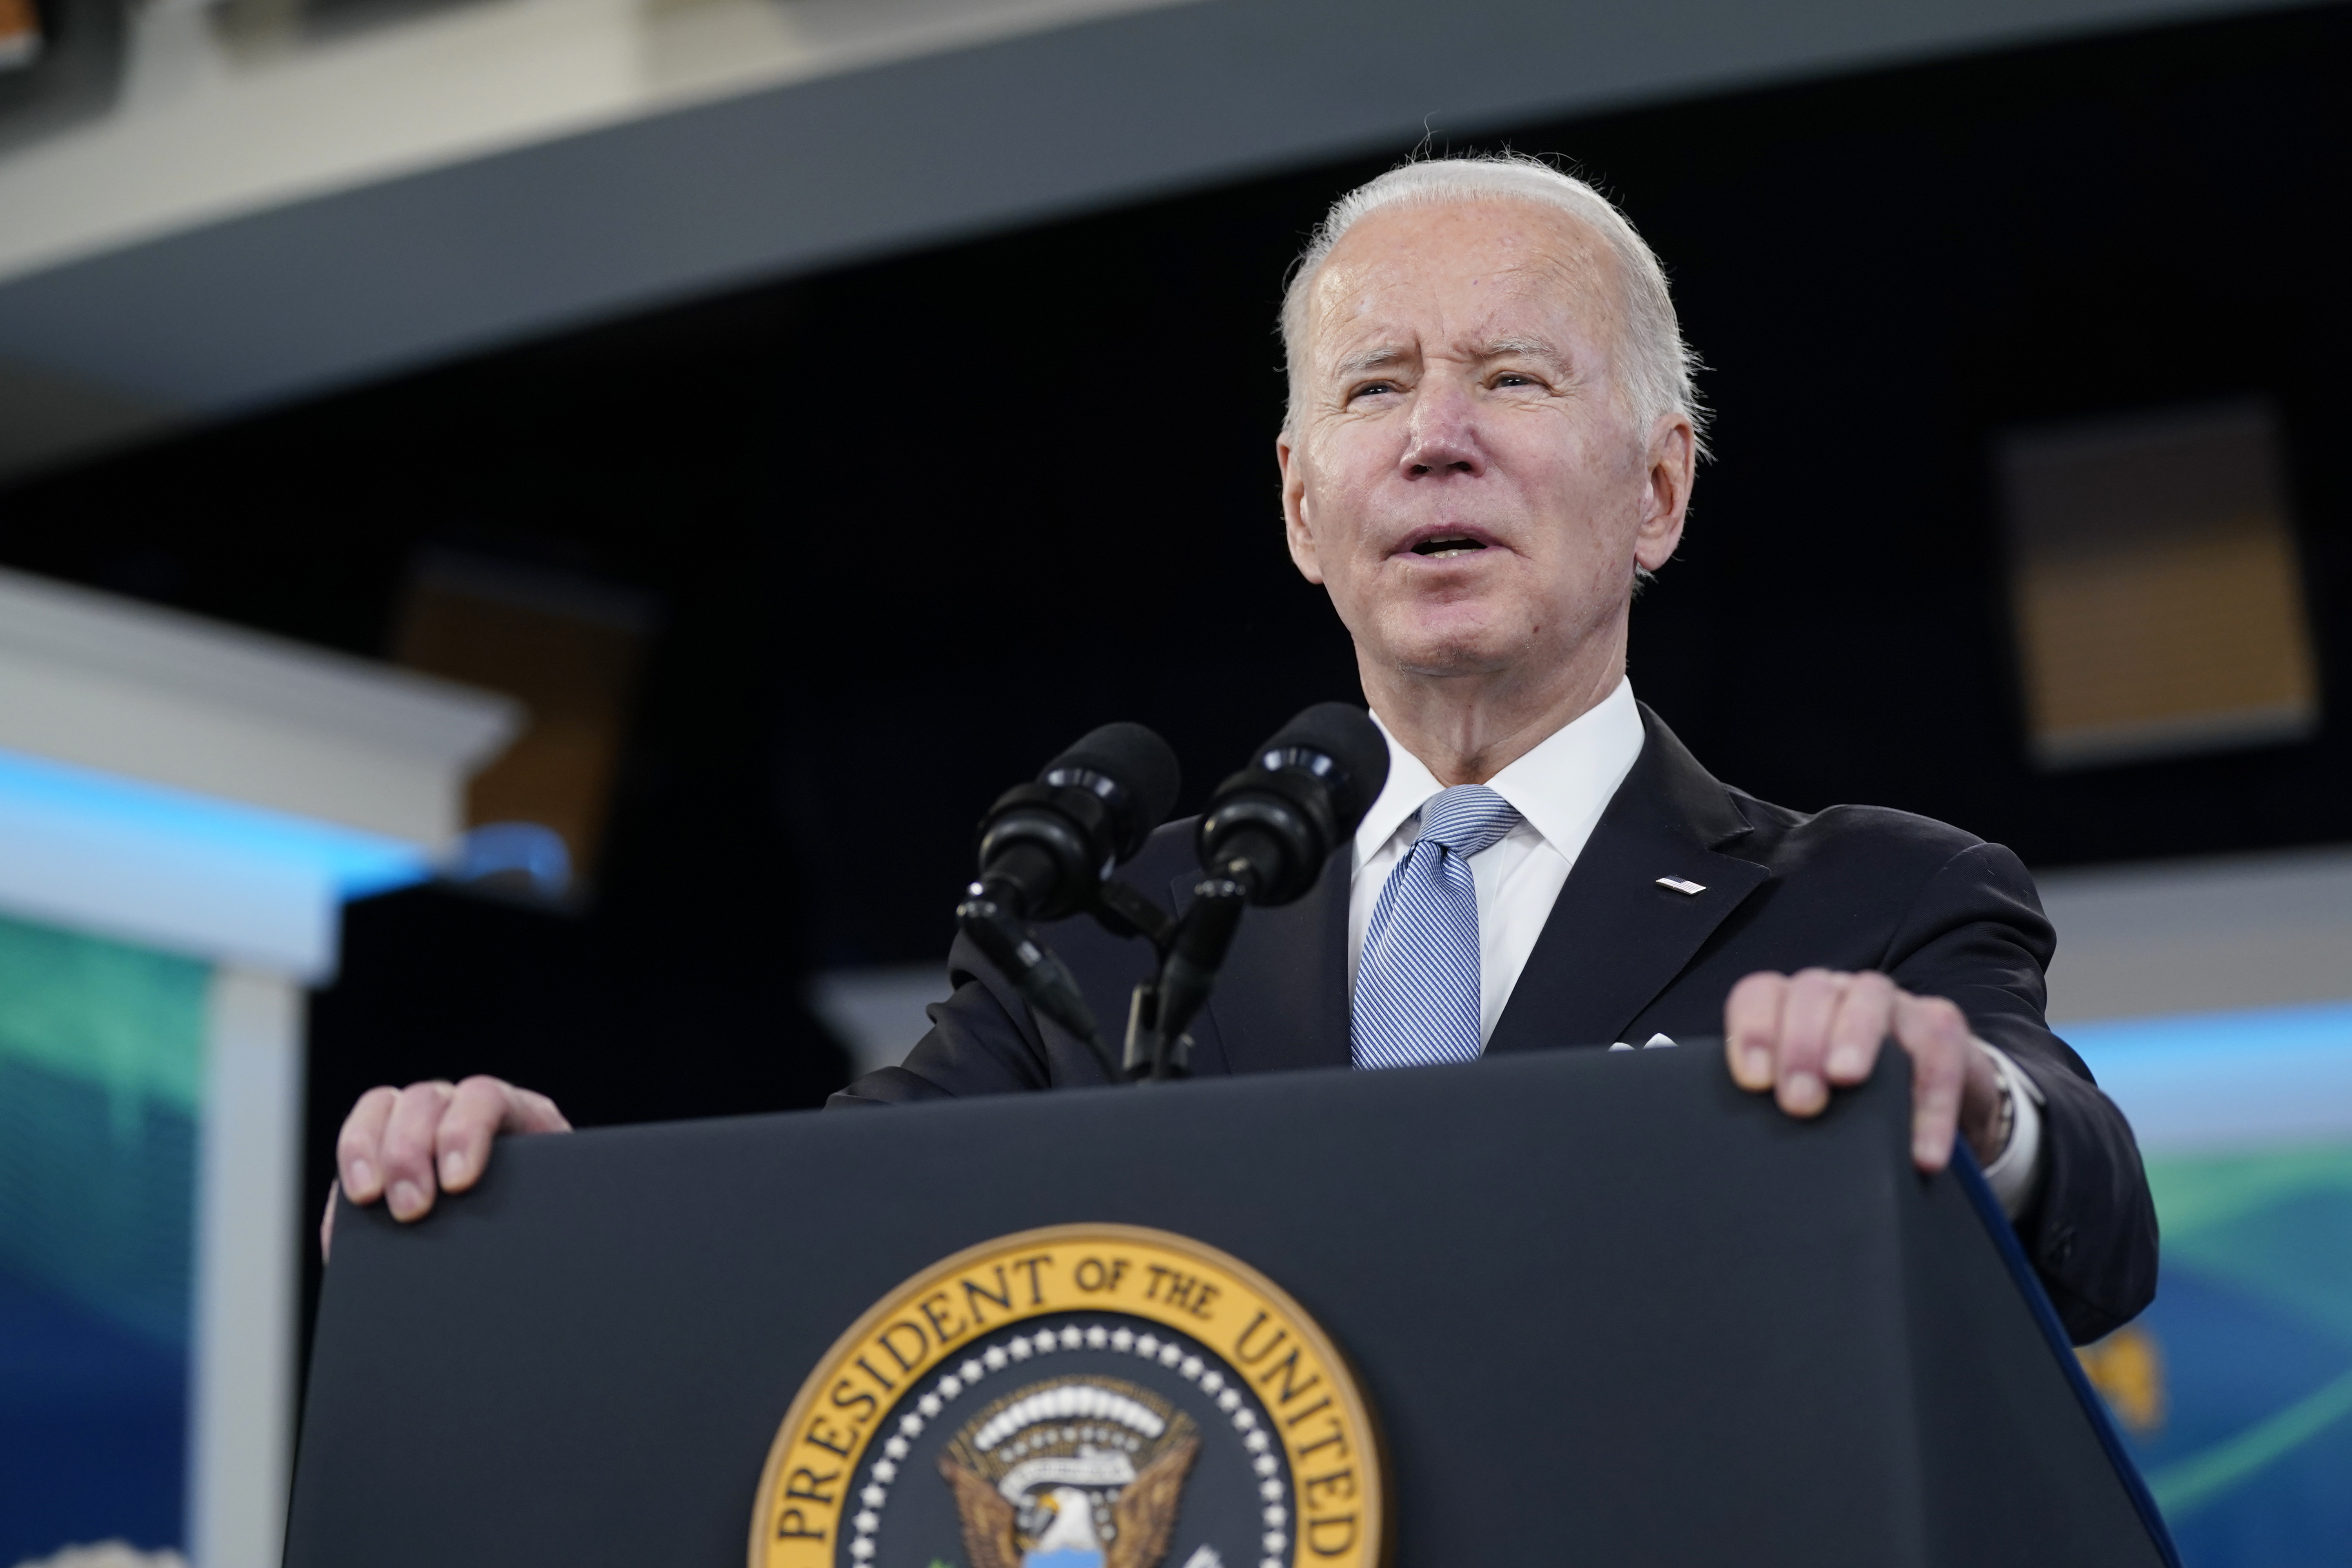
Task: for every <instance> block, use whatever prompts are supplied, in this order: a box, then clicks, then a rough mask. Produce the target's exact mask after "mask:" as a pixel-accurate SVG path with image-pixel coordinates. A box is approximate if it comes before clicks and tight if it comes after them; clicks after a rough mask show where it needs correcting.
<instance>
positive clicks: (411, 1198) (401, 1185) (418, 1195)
mask: <svg viewBox="0 0 2352 1568" xmlns="http://www.w3.org/2000/svg"><path fill="white" fill-rule="evenodd" d="M384 1201H385V1202H387V1203H389V1204H390V1205H392V1212H393V1214H394V1216H395V1217H397V1218H400V1219H406V1218H407V1217H408V1216H409V1215H413V1214H415V1213H416V1212H417V1211H418V1210H420V1209H422V1208H423V1207H424V1206H425V1194H424V1193H423V1192H421V1191H419V1190H418V1188H417V1185H416V1184H415V1182H394V1183H393V1184H392V1194H391V1195H390V1196H389V1197H387V1198H386V1199H385V1200H384Z"/></svg>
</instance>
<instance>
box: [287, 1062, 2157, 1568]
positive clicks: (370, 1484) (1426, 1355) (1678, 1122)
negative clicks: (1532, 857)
mask: <svg viewBox="0 0 2352 1568" xmlns="http://www.w3.org/2000/svg"><path fill="white" fill-rule="evenodd" d="M1887 1058H1888V1060H1887V1063H1886V1065H1885V1068H1883V1069H1882V1071H1881V1072H1880V1074H1879V1076H1878V1078H1877V1079H1874V1081H1873V1082H1872V1083H1870V1084H1869V1085H1866V1086H1864V1088H1862V1089H1858V1090H1855V1091H1853V1092H1850V1093H1846V1094H1843V1095H1841V1096H1840V1097H1839V1100H1838V1101H1837V1103H1836V1104H1834V1105H1833V1106H1832V1108H1831V1110H1829V1111H1828V1112H1827V1113H1826V1114H1825V1115H1824V1116H1823V1117H1822V1119H1820V1120H1819V1121H1815V1122H1811V1123H1800V1122H1795V1121H1790V1120H1789V1119H1787V1118H1785V1117H1782V1116H1781V1115H1780V1114H1779V1113H1778V1112H1777V1111H1775V1110H1773V1109H1772V1108H1771V1107H1770V1106H1769V1104H1768V1103H1766V1102H1764V1101H1762V1100H1758V1099H1755V1098H1752V1097H1750V1096H1748V1095H1745V1094H1742V1093H1740V1092H1739V1091H1738V1090H1737V1089H1735V1088H1733V1086H1732V1085H1731V1084H1730V1082H1729V1081H1728V1079H1727V1075H1726V1074H1725V1072H1724V1070H1723V1068H1722V1064H1721V1058H1720V1056H1719V1053H1717V1051H1714V1050H1711V1049H1700V1048H1684V1049H1679V1050H1652V1051H1643V1052H1633V1053H1623V1052H1618V1053H1610V1052H1601V1051H1592V1050H1561V1051H1558V1052H1552V1053H1544V1054H1535V1055H1527V1056H1518V1057H1513V1058H1498V1059H1495V1060H1492V1061H1484V1062H1479V1063H1475V1064H1472V1065H1469V1066H1465V1067H1459V1068H1428V1069H1419V1070H1409V1071H1399V1072H1389V1073H1369V1074H1351V1073H1347V1072H1313V1073H1297V1074H1280V1075H1269V1076H1265V1077H1261V1078H1255V1079H1224V1080H1218V1081H1213V1082H1201V1083H1191V1084H1179V1085H1171V1086H1160V1087H1141V1088H1135V1089H1098V1090H1086V1091H1080V1092H1072V1093H1066V1094H1060V1095H1036V1096H1019V1097H1006V1098H1003V1099H997V1100H975V1101H965V1102H960V1103H952V1104H944V1105H928V1106H912V1107H905V1108H897V1109H891V1110H868V1111H849V1112H830V1113H823V1114H819V1113H808V1114H803V1115H792V1116H781V1117H764V1118H755V1119H745V1120H741V1121H706V1122H691V1123H672V1124H667V1125H658V1126H647V1127H640V1128H627V1129H618V1130H613V1131H598V1132H587V1133H581V1134H578V1135H575V1136H572V1137H568V1138H542V1139H530V1140H520V1141H515V1142H507V1143H505V1144H502V1145H501V1146H500V1148H499V1154H498V1158H497V1161H496V1162H495V1163H494V1167H493V1169H492V1171H491V1173H490V1174H489V1175H488V1178H487V1180H486V1181H485V1182H484V1183H483V1184H482V1186H481V1187H480V1189H479V1190H478V1191H477V1192H475V1193H473V1194H467V1196H465V1197H462V1198H460V1199H457V1200H456V1201H453V1202H448V1203H446V1204H445V1205H443V1206H442V1207H441V1208H440V1209H438V1210H436V1213H435V1214H434V1215H432V1216H431V1217H430V1218H429V1219H428V1220H426V1221H425V1222H424V1223H423V1224H421V1225H418V1226H414V1227H403V1226H395V1225H394V1224H393V1223H392V1222H390V1221H389V1220H388V1219H386V1218H385V1217H384V1216H383V1213H382V1211H381V1210H380V1209H371V1210H352V1209H351V1208H349V1207H348V1206H347V1207H346V1208H345V1210H344V1212H343V1213H342V1214H341V1215H340V1216H339V1217H338V1219H337V1221H336V1245H335V1258H334V1263H333V1266H332V1267H331V1268H330V1269H329V1270H328V1274H327V1282H326V1289H325V1293H324V1296H323V1299H322V1302H321V1306H320V1321H319V1324H318V1334H317V1341H316V1351H315V1355H314V1360H313V1363H312V1368H311V1373H310V1385H309V1398H308V1407H307V1410H306V1413H305V1418H304V1425H303V1428H302V1432H301V1437H300V1447H299V1458H298V1466H297V1472H296V1477H295V1487H294V1499H293V1512H292V1518H291V1521H290V1525H289V1538H288V1540H289V1544H288V1550H287V1562H288V1563H289V1564H291V1565H293V1568H376V1565H378V1564H382V1565H383V1568H394V1565H398V1568H415V1565H417V1564H424V1563H431V1564H433V1565H434V1568H473V1565H476V1564H479V1565H482V1568H489V1565H492V1564H496V1565H498V1568H520V1565H530V1564H549V1565H554V1564H559V1563H561V1564H566V1565H571V1564H580V1563H663V1564H673V1565H694V1568H735V1565H737V1564H740V1563H743V1562H744V1560H745V1542H746V1531H747V1528H748V1526H749V1525H750V1522H751V1510H752V1506H753V1499H754V1493H755V1491H756V1489H758V1486H759V1483H760V1476H761V1467H762V1463H763V1460H764V1459H765V1458H766V1457H767V1455H768V1452H769V1447H770V1444H771V1442H772V1440H773V1439H774V1438H775V1436H776V1434H777V1429H778V1425H779V1423H780V1421H781V1420H782V1417H783V1415H784V1413H785V1411H786V1409H787V1407H788V1406H789V1405H791V1404H792V1402H793V1398H794V1395H795V1393H796V1392H797V1391H798V1390H799V1388H800V1387H801V1385H802V1384H803V1380H804V1379H805V1378H807V1377H808V1375H809V1374H810V1373H811V1370H812V1369H813V1368H814V1367H815V1366H816V1365H817V1363H819V1362H820V1360H821V1359H822V1358H824V1356H825V1354H826V1353H827V1351H828V1347H831V1346H833V1345H834V1344H835V1341H836V1339H837V1338H838V1337H840V1336H841V1335H842V1334H843V1333H844V1331H845V1330H846V1329H847V1328H848V1327H849V1326H850V1325H851V1324H852V1323H853V1322H855V1321H856V1320H857V1319H858V1318H859V1316H860V1314H861V1313H863V1312H865V1311H866V1310H867V1309H868V1307H869V1306H870V1305H871V1304H872V1303H874V1302H875V1301H876V1300H878V1299H880V1298H882V1297H884V1296H886V1295H887V1293H888V1292H890V1291H891V1290H892V1289H893V1288H894V1287H896V1286H898V1284H899V1283H900V1282H901V1281H903V1280H905V1279H908V1277H909V1276H911V1275H914V1274H916V1273H917V1272H918V1271H919V1270H922V1269H924V1268H928V1267H929V1266H931V1265H933V1264H934V1263H936V1262H937V1261H938V1260H939V1259H940V1258H945V1257H948V1256H949V1255H950V1254H953V1253H956V1252H958V1251H959V1250H960V1249H962V1248H965V1247H971V1246H973V1245H974V1244H976V1243H980V1242H983V1241H986V1240H988V1239H990V1238H992V1237H1001V1236H1003V1235H1006V1234H1008V1233H1012V1232H1016V1231H1021V1230H1024V1229H1025V1228H1027V1227H1031V1226H1051V1225H1061V1224H1069V1223H1075V1222H1114V1223H1118V1224H1124V1225H1131V1226H1152V1227H1157V1228H1159V1229H1161V1230H1165V1231H1170V1232H1174V1233H1178V1234H1180V1235H1181V1236H1183V1237H1192V1238H1195V1239H1197V1240H1198V1241H1200V1242H1202V1243H1205V1244H1207V1245H1208V1246H1210V1247H1215V1248H1221V1249H1223V1251H1224V1252H1225V1253H1228V1254H1231V1255H1232V1256H1233V1257H1234V1258H1239V1259H1241V1260H1243V1261H1244V1262H1245V1263H1247V1264H1248V1265H1250V1266H1252V1267H1254V1268H1255V1269H1257V1270H1259V1271H1261V1272H1262V1273H1263V1274H1264V1275H1265V1277H1266V1278H1268V1279H1271V1280H1272V1281H1274V1282H1275V1283H1276V1284H1277V1285H1279V1286H1280V1287H1281V1288H1282V1289H1285V1290H1286V1291H1287V1292H1289V1294H1290V1296H1291V1297H1292V1298H1294V1299H1295V1300H1296V1301H1297V1303H1298V1304H1299V1305H1300V1306H1301V1307H1303V1308H1304V1309H1305V1310H1306V1311H1307V1312H1308V1313H1310V1314H1312V1316H1313V1317H1314V1319H1315V1320H1316V1321H1319V1323H1320V1324H1321V1325H1322V1327H1323V1328H1324V1329H1325V1330H1327V1331H1328V1333H1329V1336H1330V1338H1331V1339H1332V1340H1333V1341H1334V1342H1336V1343H1337V1345H1338V1347H1339V1351H1340V1352H1342V1353H1343V1354H1344V1356H1345V1357H1347V1358H1348V1359H1349V1361H1351V1362H1352V1363H1353V1365H1354V1367H1355V1369H1356V1371H1357V1373H1358V1374H1359V1376H1360V1382H1361V1384H1362V1386H1363V1388H1364V1390H1365V1392H1366V1394H1367V1395H1368V1396H1369V1403H1370V1406H1371V1407H1372V1409H1373V1411H1374V1413H1375V1415H1376V1419H1377V1422H1378V1424H1379V1426H1380V1429H1381V1435H1382V1436H1381V1441H1382V1447H1383V1448H1384V1454H1385V1461H1386V1466H1387V1474H1388V1482H1389V1510H1388V1513H1389V1518H1390V1519H1391V1521H1392V1531H1391V1536H1390V1552H1391V1561H1392V1562H1393V1563H1396V1564H1398V1565H1400V1568H1421V1565H1424V1564H1427V1565H1433V1568H1454V1565H1457V1564H1468V1563H1609V1564H1620V1563H1643V1564H1685V1563H1687V1564H1702V1563H1704V1564H1720V1563H1742V1564H1749V1565H1764V1564H1789V1565H1791V1568H1795V1565H1799V1564H1802V1565H1804V1568H1815V1565H1819V1564H1825V1563H1837V1564H1868V1565H1871V1568H1894V1565H1907V1564H1918V1565H1922V1568H1929V1565H1933V1568H1944V1565H1959V1564H1977V1563H1983V1564H1995V1563H1999V1564H2003V1565H2008V1568H2013V1565H2016V1564H2024V1563H2050V1564H2065V1565H2068V1568H2103V1565H2107V1564H2114V1565H2116V1568H2122V1565H2125V1564H2134V1565H2156V1564H2162V1563H2169V1562H2171V1561H2172V1556H2171V1550H2170V1547H2169V1544H2168V1542H2167V1540H2166V1538H2165V1536H2164V1534H2163V1531H2162V1527H2161V1524H2160V1523H2159V1522H2158V1521H2157V1519H2156V1516H2155V1514H2154V1512H2153V1510H2152V1509H2151V1508H2150V1506H2149V1504H2148V1502H2147V1498H2146V1494H2145V1492H2144V1491H2143V1489H2141V1488H2140V1486H2139V1483H2138V1480H2137V1477H2136V1475H2134V1474H2133V1473H2132V1472H2131V1470H2130V1468H2129V1467H2128V1465H2127V1463H2126V1461H2124V1460H2123V1459H2122V1458H2121V1450H2120V1448H2119V1447H2117V1445H2116V1442H2115V1440H2114V1438H2113V1435H2112V1433H2111V1432H2110V1431H2109V1430H2108V1428H2107V1427H2106V1425H2105V1415H2104V1412H2103V1411H2102V1410H2101V1409H2100V1408H2099V1407H2098V1406H2097V1405H2096V1403H2095V1400H2094V1399H2093V1397H2092V1396H2091V1394H2090V1393H2089V1391H2088V1389H2087V1387H2086V1386H2085V1385H2084V1383H2083V1381H2082V1379H2081V1376H2080V1374H2079V1373H2078V1371H2077V1370H2076V1368H2075V1366H2074V1360H2073V1357H2072V1355H2071V1354H2070V1353H2069V1352H2068V1351H2067V1350H2066V1348H2065V1345H2064V1343H2063V1336H2062V1335H2061V1334H2060V1332H2059V1331H2058V1329H2057V1326H2056V1321H2055V1320H2054V1318H2053V1316H2052V1314H2051V1313H2050V1310H2049V1308H2048V1306H2047V1304H2046V1302H2044V1301H2042V1299H2041V1296H2040V1291H2039V1288H2038V1287H2037V1286H2036V1285H2035V1284H2034V1283H2033V1282H2032V1279H2031V1277H2030V1275H2029V1274H2028V1273H2027V1272H2026V1269H2025V1265H2024V1263H2023V1260H2022V1258H2021V1255H2020V1253H2019V1251H2018V1249H2017V1247H2016V1246H2015V1243H2014V1241H2013V1239H2012V1238H2011V1237H2010V1236H2009V1234H2008V1228H2007V1226H2006V1223H2005V1222H2004V1221H2003V1220H2002V1219H2001V1217H2000V1214H1999V1211H1998V1209H1997V1208H1995V1207H1994V1206H1993V1205H1992V1202H1991V1199H1990V1194H1987V1193H1986V1192H1985V1190H1984V1188H1983V1184H1982V1182H1981V1181H1980V1179H1979V1178H1978V1177H1976V1175H1975V1174H1974V1173H1973V1171H1972V1170H1963V1171H1958V1172H1954V1173H1946V1174H1943V1175H1939V1176H1936V1177H1933V1178H1925V1177H1922V1176H1920V1175H1919V1174H1918V1173H1916V1171H1914V1170H1913V1168H1912V1167H1911V1164H1910V1162H1909V1158H1908V1152H1907V1149H1908V1131H1907V1123H1908V1110H1907V1080H1906V1078H1905V1076H1904V1062H1903V1058H1902V1055H1901V1053H1900V1052H1894V1051H1890V1052H1888V1053H1887ZM1290 1550H1291V1551H1292V1552H1294V1553H1295V1554H1296V1556H1295V1560H1296V1561H1297V1563H1309V1562H1312V1561H1313V1560H1314V1559H1313V1556H1312V1554H1311V1553H1310V1552H1307V1550H1306V1548H1304V1547H1293V1548H1291V1549H1290ZM841 1561H843V1562H848V1561H849V1559H848V1558H847V1557H846V1556H845V1557H843V1558H842V1559H841ZM956 1561H957V1562H958V1563H959V1564H960V1568H971V1565H970V1564H967V1563H963V1560H962V1559H961V1558H958V1559H956ZM867 1568H899V1565H898V1564H897V1563H890V1562H887V1561H884V1562H877V1563H870V1564H868V1565H867ZM912 1568H931V1564H930V1563H929V1562H923V1563H914V1564H913V1565H912ZM1166 1568H1183V1565H1182V1564H1181V1563H1177V1562H1175V1561H1174V1560H1173V1559H1172V1558H1171V1560H1170V1561H1169V1563H1167V1565H1166Z"/></svg>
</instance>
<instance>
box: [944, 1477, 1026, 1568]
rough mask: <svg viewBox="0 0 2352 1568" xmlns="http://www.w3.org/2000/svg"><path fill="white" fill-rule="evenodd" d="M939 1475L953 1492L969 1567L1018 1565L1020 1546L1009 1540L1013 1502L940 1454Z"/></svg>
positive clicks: (993, 1567)
mask: <svg viewBox="0 0 2352 1568" xmlns="http://www.w3.org/2000/svg"><path fill="white" fill-rule="evenodd" d="M940 1474H941V1475H943V1476H945V1477H946V1478H947V1479H948V1486H949V1488H950V1489H951V1490H952V1491H953V1492H954V1493H955V1500H956V1517H957V1518H958V1519H959V1520H961V1521H963V1549H964V1551H965V1552H966V1553H967V1554H969V1555H970V1556H971V1568H1021V1548H1020V1547H1019V1546H1018V1545H1016V1544H1015V1543H1014V1542H1013V1505H1012V1504H1011V1503H1009V1502H1007V1501H1005V1500H1004V1499H1003V1497H1002V1496H1001V1495H1000V1494H999V1493H998V1492H997V1489H995V1488H994V1487H992V1486H990V1485H989V1484H988V1483H987V1482H986V1481H984V1480H982V1479H981V1478H980V1477H978V1476H976V1475H974V1474H972V1472H971V1470H969V1469H967V1468H964V1467H963V1466H961V1465H959V1464H957V1463H956V1462H955V1461H954V1460H953V1459H950V1458H948V1457H947V1456H946V1455H944V1454H942V1455H941V1456H940Z"/></svg>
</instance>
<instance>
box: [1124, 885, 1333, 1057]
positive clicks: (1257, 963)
mask: <svg viewBox="0 0 2352 1568" xmlns="http://www.w3.org/2000/svg"><path fill="white" fill-rule="evenodd" d="M1354 862H1355V857H1354V856H1353V855H1351V854H1349V852H1348V851H1347V849H1346V847H1344V846H1343V847H1341V849H1340V852H1339V854H1337V855H1334V856H1332V857H1331V858H1330V860H1329V862H1328V863H1327V864H1326V865H1325V866H1324V868H1323V879H1322V880H1321V881H1320V882H1318V883H1317V884H1316V886H1315V889H1314V891H1312V892H1310V893H1308V894H1307V896H1306V897H1305V898H1303V899H1300V900H1298V901H1297V902H1296V903H1292V904H1285V905H1283V906H1282V907H1281V908H1279V909H1271V910H1263V909H1261V910H1250V911H1249V912H1248V913H1247V914H1245V915H1244V916H1243V917H1242V925H1241V930H1240V931H1239V932H1238V933H1237V934H1236V935H1235V936H1234V946H1233V951H1232V952H1231V953H1229V954H1228V955H1227V956H1226V959H1225V966H1224V968H1223V971H1222V972H1221V973H1219V974H1218V976H1217V989H1216V994H1214V995H1213V996H1212V997H1211V998H1210V1000H1209V1006H1208V1014H1209V1019H1210V1022H1211V1024H1212V1025H1213V1027H1214V1028H1215V1030H1216V1033H1217V1037H1218V1041H1219V1043H1220V1044H1222V1045H1223V1048H1224V1058H1225V1064H1226V1068H1227V1069H1228V1070H1229V1071H1233V1072H1237V1073H1244V1072H1280V1071H1283V1070H1285V1069H1286V1068H1322V1067H1345V1066H1347V1065H1348V885H1349V878H1350V876H1351V874H1352V872H1353V869H1354ZM1199 879H1200V873H1199V872H1197V871H1195V872H1192V873H1191V874H1190V875H1187V876H1182V877H1178V878H1176V879H1174V880H1173V881H1171V883H1170V885H1169V886H1170V889H1171V891H1172V892H1173V893H1174V895H1175V901H1176V907H1177V908H1178V909H1179V910H1181V909H1183V908H1184V907H1185V906H1186V905H1188V904H1190V903H1191V902H1192V884H1193V883H1194V882H1196V881H1198V880H1199ZM1198 1033H1199V1031H1197V1030H1196V1031H1195V1037H1196V1038H1197V1037H1198ZM1202 1044H1203V1045H1205V1044H1206V1042H1202Z"/></svg>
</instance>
